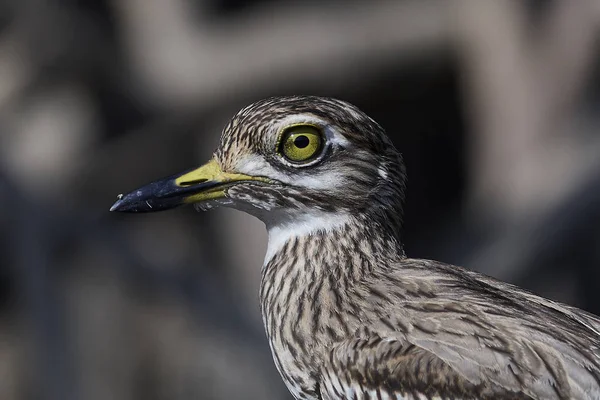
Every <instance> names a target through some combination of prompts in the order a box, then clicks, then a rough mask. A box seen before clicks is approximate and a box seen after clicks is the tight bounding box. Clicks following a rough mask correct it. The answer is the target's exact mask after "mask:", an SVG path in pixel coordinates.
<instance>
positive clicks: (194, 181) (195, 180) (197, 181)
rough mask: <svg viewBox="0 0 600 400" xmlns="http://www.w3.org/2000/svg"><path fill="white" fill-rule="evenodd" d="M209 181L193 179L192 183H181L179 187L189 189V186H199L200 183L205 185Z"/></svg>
mask: <svg viewBox="0 0 600 400" xmlns="http://www.w3.org/2000/svg"><path fill="white" fill-rule="evenodd" d="M207 180H208V179H203V178H201V179H192V180H190V181H183V182H179V186H183V187H188V186H192V185H197V184H199V183H204V182H206V181H207Z"/></svg>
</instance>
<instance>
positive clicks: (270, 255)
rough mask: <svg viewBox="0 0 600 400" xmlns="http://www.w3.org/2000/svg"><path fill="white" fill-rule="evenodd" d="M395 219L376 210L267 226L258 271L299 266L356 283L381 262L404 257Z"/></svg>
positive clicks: (394, 215)
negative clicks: (267, 234)
mask: <svg viewBox="0 0 600 400" xmlns="http://www.w3.org/2000/svg"><path fill="white" fill-rule="evenodd" d="M397 215H398V213H397V211H396V210H390V211H389V212H386V210H385V209H384V208H381V207H380V208H372V209H369V210H363V211H362V212H358V213H356V214H353V213H350V212H345V211H344V212H335V213H333V212H311V213H305V214H303V215H296V216H293V217H288V218H286V219H282V220H280V221H279V222H278V223H272V224H267V229H268V233H269V242H268V246H267V254H266V256H265V261H264V264H263V272H264V273H267V272H268V270H271V269H278V270H281V269H283V270H287V269H290V268H300V270H301V271H302V270H303V271H304V272H306V273H311V274H314V273H320V274H325V275H329V274H334V275H339V278H340V279H344V278H346V279H360V278H361V277H363V276H364V275H365V274H368V273H369V272H370V271H371V270H372V268H373V267H374V266H376V265H385V264H387V263H385V262H384V261H389V260H397V259H399V258H403V257H405V255H404V249H403V247H402V241H401V234H400V232H401V226H400V221H399V220H398V219H397Z"/></svg>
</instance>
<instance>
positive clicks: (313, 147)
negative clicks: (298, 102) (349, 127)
mask: <svg viewBox="0 0 600 400" xmlns="http://www.w3.org/2000/svg"><path fill="white" fill-rule="evenodd" d="M277 148H278V150H277V151H278V153H279V154H280V155H281V156H282V157H283V158H284V159H285V160H286V161H288V162H290V163H292V164H294V165H303V166H305V165H307V164H312V162H313V161H315V160H316V159H318V157H319V156H320V155H321V154H322V153H323V149H324V148H325V139H324V137H323V133H322V131H321V130H320V129H319V128H317V127H316V126H313V125H294V126H290V127H287V128H286V129H285V130H284V131H283V132H282V134H281V136H280V139H279V143H278V145H277Z"/></svg>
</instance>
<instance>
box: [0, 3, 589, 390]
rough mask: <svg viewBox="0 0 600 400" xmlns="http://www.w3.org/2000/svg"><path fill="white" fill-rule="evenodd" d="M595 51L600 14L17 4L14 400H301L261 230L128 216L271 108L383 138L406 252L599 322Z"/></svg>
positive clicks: (9, 366) (5, 271) (0, 192)
mask: <svg viewBox="0 0 600 400" xmlns="http://www.w3.org/2000/svg"><path fill="white" fill-rule="evenodd" d="M599 39H600V2H598V1H597V0H581V1H568V0H563V1H557V0H554V1H552V0H538V1H533V0H506V1H492V0H490V1H482V0H456V1H449V0H398V1H387V2H386V1H364V2H352V3H350V2H347V1H342V0H328V1H320V2H308V1H304V2H293V1H275V0H254V1H244V0H196V1H192V0H85V1H84V0H0V399H2V400H21V399H53V400H54V399H57V400H58V399H61V400H71V399H85V400H106V399H112V400H130V399H133V400H135V399H144V400H153V399H156V400H161V399H170V400H178V399H225V398H245V399H288V400H289V399H291V396H290V395H289V394H288V393H287V391H286V389H285V388H284V386H283V384H282V383H281V381H280V378H279V376H278V374H277V371H276V370H275V367H274V365H273V363H272V360H271V354H270V351H269V348H268V345H267V342H266V339H265V335H264V332H263V327H262V323H261V320H260V315H259V305H258V283H259V274H260V266H261V264H262V258H263V255H264V251H265V247H266V233H265V231H264V227H263V226H262V224H261V223H260V222H259V221H257V220H254V219H252V218H251V217H248V216H246V215H244V214H241V213H239V212H236V211H232V210H227V209H220V210H215V211H213V212H210V213H196V212H195V211H194V210H193V209H192V208H191V207H189V208H181V209H177V210H174V211H171V212H167V213H159V214H147V215H142V216H140V215H137V216H136V215H115V214H111V213H109V212H108V209H109V207H110V205H111V204H112V203H113V201H114V200H115V199H116V195H117V194H118V193H121V192H124V191H129V190H132V189H134V188H136V187H138V186H140V185H142V184H145V183H147V182H149V181H152V180H155V179H157V178H160V177H163V176H166V175H170V174H172V173H175V172H179V171H182V170H183V169H186V168H191V167H194V166H197V165H199V164H200V163H201V162H204V161H206V160H208V158H209V157H210V155H211V152H212V151H213V149H214V148H215V147H216V145H217V143H218V139H219V135H220V131H221V129H222V127H223V126H224V125H225V124H226V123H227V121H228V118H230V117H231V116H232V115H233V114H234V113H235V112H236V111H237V110H238V109H239V108H240V107H242V106H244V105H246V104H248V103H250V102H252V101H255V100H258V99H260V98H263V97H267V96H272V95H279V94H317V95H325V96H333V97H338V98H342V99H345V100H348V101H350V102H352V103H354V104H356V105H357V106H359V107H360V108H361V109H363V110H364V111H365V112H367V113H368V114H369V115H370V116H371V117H373V118H374V119H375V120H377V121H378V122H380V123H381V125H383V126H384V127H385V128H386V130H387V131H388V133H389V135H390V136H391V137H392V138H393V140H394V143H395V144H396V146H397V147H398V149H400V150H401V151H402V152H403V154H404V157H405V160H406V164H407V168H408V174H409V187H408V198H407V204H406V208H405V209H406V216H405V237H406V250H407V253H408V254H409V255H410V256H412V257H422V258H434V259H438V260H442V261H446V262H450V263H454V264H460V265H464V266H466V267H469V268H472V269H474V270H478V271H481V272H484V273H486V274H489V275H492V276H495V277H497V278H500V279H503V280H507V281H509V282H512V283H515V284H518V285H521V286H524V287H526V288H528V289H530V290H532V291H534V292H536V293H538V294H541V295H544V296H547V297H550V298H553V299H556V300H559V301H563V302H568V303H569V304H572V305H576V306H578V307H582V308H584V309H586V310H588V311H591V312H594V313H600V134H599V130H600V40H599Z"/></svg>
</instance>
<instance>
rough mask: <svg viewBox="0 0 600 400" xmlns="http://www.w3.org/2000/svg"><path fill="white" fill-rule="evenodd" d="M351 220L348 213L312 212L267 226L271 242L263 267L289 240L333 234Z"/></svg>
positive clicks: (269, 242) (268, 245)
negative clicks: (318, 233) (319, 233)
mask: <svg viewBox="0 0 600 400" xmlns="http://www.w3.org/2000/svg"><path fill="white" fill-rule="evenodd" d="M351 218H352V217H351V215H350V214H348V213H331V212H324V211H312V212H311V213H307V214H305V215H300V216H298V217H296V218H291V219H289V220H286V221H285V222H281V223H275V224H273V225H271V226H267V229H268V233H269V241H268V244H267V254H266V255H265V261H264V263H263V266H264V265H267V263H268V262H269V261H271V259H272V258H273V256H274V255H275V254H276V253H277V252H278V251H280V250H281V249H282V248H283V246H284V245H285V243H287V242H288V241H289V240H291V239H293V238H297V237H303V236H310V235H313V234H315V233H317V232H319V231H324V232H331V231H333V230H335V229H338V228H340V227H342V226H344V225H346V224H347V223H348V222H349V221H350V219H351Z"/></svg>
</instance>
